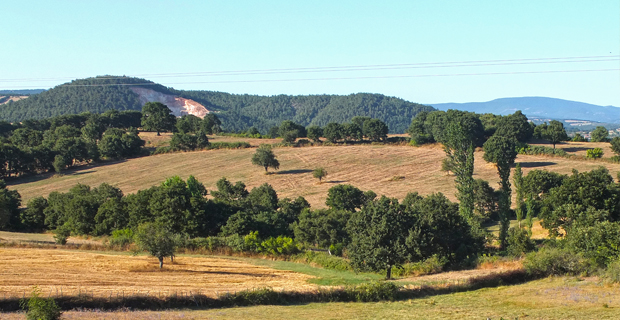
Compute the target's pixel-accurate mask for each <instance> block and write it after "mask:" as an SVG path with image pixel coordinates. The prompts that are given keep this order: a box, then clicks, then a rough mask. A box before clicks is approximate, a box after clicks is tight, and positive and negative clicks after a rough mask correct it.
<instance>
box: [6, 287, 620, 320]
mask: <svg viewBox="0 0 620 320" xmlns="http://www.w3.org/2000/svg"><path fill="white" fill-rule="evenodd" d="M619 289H620V287H619V286H618V285H604V284H599V283H597V282H593V281H589V280H587V279H586V280H585V281H582V280H579V279H575V278H566V277H556V278H548V279H543V280H538V281H532V282H528V283H525V284H521V285H514V286H502V287H497V288H487V289H480V290H475V291H470V292H460V293H451V294H445V295H439V296H430V297H426V298H420V299H412V300H407V301H397V302H371V303H309V304H300V305H294V306H254V307H243V308H227V309H212V310H168V311H115V312H102V311H88V310H85V311H68V312H65V313H63V319H121V320H129V319H222V320H224V319H247V320H251V319H399V320H400V319H425V320H426V319H431V320H432V319H472V320H473V319H476V320H478V319H500V318H503V319H548V320H551V319H558V320H564V319H597V320H598V319H618V314H619V312H620V311H619V309H620V296H618V294H617V292H618V290H619ZM4 317H6V319H10V320H17V319H23V314H18V313H10V314H5V315H4Z"/></svg>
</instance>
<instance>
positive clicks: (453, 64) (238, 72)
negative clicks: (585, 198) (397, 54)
mask: <svg viewBox="0 0 620 320" xmlns="http://www.w3.org/2000/svg"><path fill="white" fill-rule="evenodd" d="M606 61H620V55H606V56H582V57H562V58H530V59H508V60H478V61H453V62H426V63H406V64H383V65H357V66H339V67H306V68H286V69H255V70H233V71H206V72H190V73H158V74H137V75H132V76H131V77H158V78H161V77H174V78H183V77H205V76H241V75H261V74H284V73H308V72H315V73H316V72H352V71H375V70H402V69H414V68H416V69H417V68H452V67H476V66H508V65H522V64H558V63H581V62H606ZM75 78H77V77H63V78H21V79H0V82H32V81H58V80H66V79H75ZM99 78H100V79H106V80H114V79H125V78H127V77H125V76H123V77H99Z"/></svg>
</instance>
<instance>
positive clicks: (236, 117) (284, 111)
mask: <svg viewBox="0 0 620 320" xmlns="http://www.w3.org/2000/svg"><path fill="white" fill-rule="evenodd" d="M111 84H124V85H111ZM131 87H142V88H146V89H151V90H154V91H157V92H160V93H163V94H169V95H174V96H178V97H182V98H186V99H191V100H194V101H196V102H198V103H200V104H202V105H203V106H204V107H206V108H207V109H208V110H210V111H215V112H217V115H218V117H219V118H220V119H221V120H222V127H223V128H224V129H225V130H229V131H241V130H246V129H248V128H250V127H252V126H253V127H255V128H257V129H258V130H259V131H261V132H263V133H266V132H267V131H268V130H269V128H271V127H272V126H277V125H279V124H280V123H281V122H282V121H283V120H292V121H294V122H296V123H299V124H301V125H304V126H307V125H319V126H324V125H326V124H327V123H329V122H339V123H343V122H348V121H349V120H350V119H351V118H352V117H354V116H368V117H372V118H378V119H380V120H382V121H384V122H385V123H387V124H388V126H389V128H390V132H392V133H403V132H405V131H406V130H407V128H408V127H409V124H410V123H411V119H412V118H413V117H414V116H415V115H416V114H417V113H418V112H420V111H430V110H434V109H433V108H432V107H430V106H425V105H421V104H417V103H412V102H409V101H405V100H403V99H399V98H395V97H388V96H385V95H381V94H369V93H357V94H351V95H347V96H339V95H308V96H289V95H277V96H258V95H247V94H243V95H239V94H230V93H224V92H215V91H194V90H192V91H186V90H175V89H173V88H167V87H164V86H162V85H159V84H156V83H154V82H151V81H148V80H145V79H139V78H130V77H111V76H105V77H96V78H88V79H80V80H74V81H72V82H70V83H67V84H63V85H60V86H57V87H55V88H53V89H50V90H47V91H45V92H42V93H40V94H37V95H32V96H30V97H29V98H27V99H24V100H20V101H15V102H11V103H9V104H6V105H4V106H2V107H1V108H0V119H2V120H6V121H22V120H25V119H41V118H47V117H50V116H58V115H63V114H75V113H82V112H93V113H102V112H105V111H106V110H109V109H117V110H141V108H142V104H141V103H140V99H139V96H138V94H137V93H135V92H134V91H133V90H131Z"/></svg>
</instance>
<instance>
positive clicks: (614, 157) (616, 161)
mask: <svg viewBox="0 0 620 320" xmlns="http://www.w3.org/2000/svg"><path fill="white" fill-rule="evenodd" d="M609 160H611V161H612V162H615V163H620V156H613V157H611V158H609Z"/></svg>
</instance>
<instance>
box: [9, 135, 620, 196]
mask: <svg viewBox="0 0 620 320" xmlns="http://www.w3.org/2000/svg"><path fill="white" fill-rule="evenodd" d="M235 139H237V138H235ZM256 140H259V139H256ZM254 152H255V150H254V149H234V150H227V149H221V150H208V151H197V152H187V153H171V154H161V155H155V156H149V157H143V158H137V159H129V160H126V161H120V162H116V163H107V164H102V165H98V166H85V167H81V168H78V169H75V170H71V171H68V172H67V173H66V174H64V175H62V176H59V175H54V174H43V175H38V176H31V177H25V178H21V179H16V180H11V181H9V188H10V189H14V190H17V191H19V193H20V194H21V195H22V198H23V200H24V204H25V203H26V202H27V201H28V200H29V199H31V198H33V197H36V196H47V195H48V194H49V193H50V192H52V191H62V192H65V191H67V190H69V189H70V188H71V187H73V186H74V185H76V184H77V183H82V184H87V185H91V186H98V185H99V184H101V183H102V182H107V183H109V184H112V185H114V186H117V187H119V188H121V189H122V190H123V191H124V192H125V193H126V194H127V193H135V192H136V191H138V190H140V189H146V188H149V187H151V186H153V185H157V184H159V183H161V182H162V181H163V180H164V179H166V178H168V177H170V176H173V175H179V176H181V177H182V178H184V179H186V178H187V177H188V176H189V175H194V176H195V177H196V178H197V179H198V180H199V181H201V182H202V183H204V185H205V186H206V187H207V189H210V190H213V189H215V183H216V182H217V180H219V179H220V178H221V177H226V178H228V179H229V180H231V181H233V182H234V181H238V180H240V181H243V182H244V183H245V184H246V185H247V187H248V189H251V188H252V187H256V186H259V185H261V184H263V183H269V184H271V185H272V186H273V187H274V188H275V190H276V191H277V192H278V196H279V197H280V198H284V197H289V198H294V197H297V196H303V197H305V198H306V199H307V200H308V201H309V202H310V204H311V205H312V206H313V207H318V208H320V207H324V206H325V205H324V203H325V198H326V196H327V190H328V189H329V188H330V187H332V186H334V185H336V184H339V183H347V184H352V185H354V186H356V187H358V188H360V189H362V190H373V191H374V192H376V193H377V194H378V195H387V196H390V197H397V198H399V199H402V198H404V196H405V195H406V194H407V193H409V192H414V191H417V192H419V193H420V194H423V195H426V194H430V193H433V192H442V193H444V194H445V195H446V196H447V197H448V198H450V199H451V200H453V201H454V200H456V198H455V196H454V194H455V188H454V176H449V175H446V174H445V173H444V172H442V171H441V170H440V168H441V160H442V159H443V158H444V157H445V154H444V152H443V150H442V148H441V146H440V145H429V146H422V147H417V148H416V147H410V146H394V145H353V146H320V147H318V146H317V147H303V148H291V147H289V148H276V149H274V153H275V154H276V156H277V158H278V160H279V161H280V169H279V170H278V172H277V173H276V174H269V175H265V174H264V170H263V169H262V168H260V167H257V166H253V165H251V163H250V158H251V157H252V154H253V153H254ZM482 156H483V152H482V151H480V150H478V151H476V162H475V171H474V178H481V179H484V180H487V181H489V182H490V183H491V186H493V187H497V182H498V181H499V177H498V175H497V170H496V169H495V168H494V166H493V165H491V164H488V163H486V162H485V161H484V160H483V159H482ZM516 161H517V162H519V163H521V165H522V167H523V171H524V173H525V174H527V172H529V171H530V170H533V169H545V170H550V171H557V172H560V173H564V174H570V172H571V170H572V169H573V168H576V169H578V170H580V171H587V170H592V169H595V168H597V167H598V166H601V165H602V166H605V167H607V168H608V169H609V170H610V172H611V174H612V175H613V176H615V175H616V173H617V172H618V171H620V164H614V163H609V162H605V161H600V160H598V161H597V160H584V159H568V158H561V157H550V156H531V155H519V156H518V157H517V160H516ZM316 167H324V168H325V169H326V170H327V172H328V173H329V174H328V176H327V177H326V179H325V180H324V183H322V184H319V183H318V181H317V180H316V179H315V178H313V177H312V170H313V169H314V168H316ZM394 177H403V178H402V179H400V180H398V181H392V180H396V179H392V178H394Z"/></svg>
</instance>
